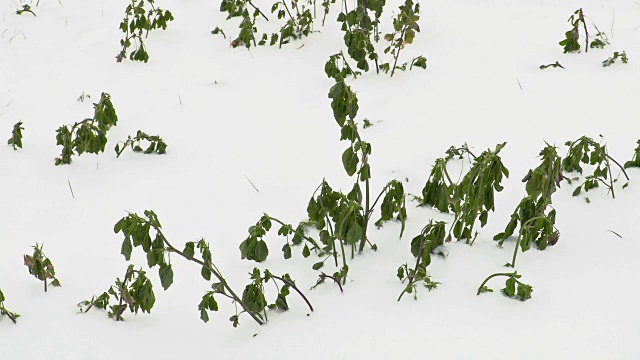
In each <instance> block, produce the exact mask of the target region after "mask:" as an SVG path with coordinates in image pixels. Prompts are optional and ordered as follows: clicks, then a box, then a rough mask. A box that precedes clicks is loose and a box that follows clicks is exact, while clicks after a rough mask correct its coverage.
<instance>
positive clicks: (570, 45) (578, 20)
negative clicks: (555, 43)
mask: <svg viewBox="0 0 640 360" xmlns="http://www.w3.org/2000/svg"><path fill="white" fill-rule="evenodd" d="M567 22H569V24H571V29H570V30H569V31H567V32H566V33H565V34H564V36H565V38H564V40H562V41H560V43H559V44H560V46H562V47H563V49H564V53H570V52H578V51H580V48H581V46H580V42H579V41H580V28H581V27H582V29H583V32H584V37H585V42H584V51H585V52H588V51H589V48H600V49H602V48H604V47H605V46H606V45H609V39H608V38H607V35H606V34H605V33H604V32H602V31H600V30H599V29H598V27H597V26H596V25H595V23H594V22H593V21H592V22H591V23H592V24H593V27H594V28H595V29H596V31H597V33H596V35H595V38H594V39H593V40H592V41H591V43H589V30H588V29H587V23H586V22H585V16H584V12H583V11H582V8H580V9H578V10H576V11H575V12H574V13H573V14H572V15H571V17H569V20H567Z"/></svg>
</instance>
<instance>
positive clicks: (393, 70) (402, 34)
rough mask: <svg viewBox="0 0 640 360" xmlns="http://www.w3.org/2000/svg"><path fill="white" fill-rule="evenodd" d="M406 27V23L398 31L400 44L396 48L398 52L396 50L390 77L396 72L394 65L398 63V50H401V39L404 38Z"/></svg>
mask: <svg viewBox="0 0 640 360" xmlns="http://www.w3.org/2000/svg"><path fill="white" fill-rule="evenodd" d="M407 27H408V25H405V26H404V27H403V28H402V32H401V33H400V40H399V41H400V46H398V48H397V50H398V52H396V59H395V61H394V62H393V69H391V77H393V74H394V73H395V72H396V65H397V64H398V58H399V57H400V50H402V39H404V33H405V31H406V30H407Z"/></svg>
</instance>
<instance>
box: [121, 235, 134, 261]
mask: <svg viewBox="0 0 640 360" xmlns="http://www.w3.org/2000/svg"><path fill="white" fill-rule="evenodd" d="M131 251H133V246H132V245H131V239H129V237H128V236H127V237H125V239H124V241H123V242H122V248H121V249H120V253H121V254H122V255H124V258H125V259H126V260H127V261H129V260H131Z"/></svg>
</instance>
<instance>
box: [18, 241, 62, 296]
mask: <svg viewBox="0 0 640 360" xmlns="http://www.w3.org/2000/svg"><path fill="white" fill-rule="evenodd" d="M24 265H25V266H26V267H27V268H28V269H29V274H31V275H33V276H34V277H35V278H36V279H38V280H40V281H42V282H43V283H44V291H45V292H46V291H47V281H48V279H51V283H50V284H49V285H51V286H55V287H58V286H61V285H60V280H58V279H57V278H56V270H55V268H54V267H53V263H52V262H51V260H50V259H49V258H48V257H47V256H46V255H45V254H44V252H42V245H40V246H38V244H37V243H36V245H35V246H33V255H26V254H25V255H24Z"/></svg>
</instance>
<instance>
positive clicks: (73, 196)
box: [67, 179, 76, 199]
mask: <svg viewBox="0 0 640 360" xmlns="http://www.w3.org/2000/svg"><path fill="white" fill-rule="evenodd" d="M67 183H68V184H69V190H71V197H72V198H74V199H75V198H76V197H75V195H73V189H72V188H71V181H69V179H67Z"/></svg>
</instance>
